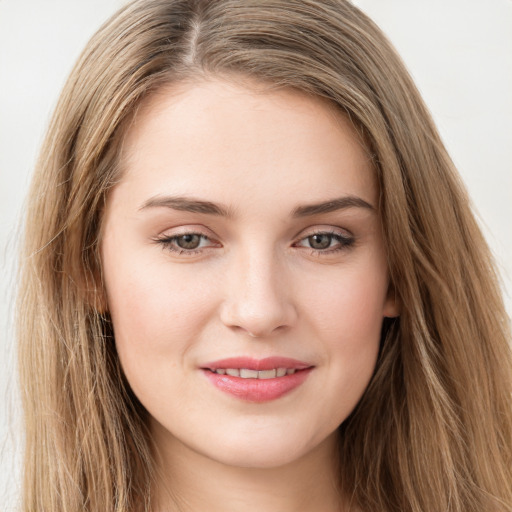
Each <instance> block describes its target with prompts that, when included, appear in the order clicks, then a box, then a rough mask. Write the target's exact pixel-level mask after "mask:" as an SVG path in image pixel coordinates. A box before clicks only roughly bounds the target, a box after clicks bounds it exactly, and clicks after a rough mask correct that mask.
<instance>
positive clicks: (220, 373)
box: [201, 357, 313, 403]
mask: <svg viewBox="0 0 512 512" xmlns="http://www.w3.org/2000/svg"><path fill="white" fill-rule="evenodd" d="M201 369H202V370H203V373H204V374H205V376H206V377H207V378H208V379H209V380H210V382H211V383H212V384H213V385H214V386H215V387H217V388H218V389H220V390H221V391H224V392H225V393H228V394H230V395H232V396H234V397H236V398H239V399H242V400H246V401H248V402H258V403H261V402H269V401H271V400H276V399H277V398H280V397H281V396H283V395H285V394H287V393H289V392H291V391H292V390H294V389H295V388H297V387H298V386H300V385H301V384H302V383H303V382H304V381H305V380H306V379H307V377H308V375H309V374H310V373H311V370H313V366H312V365H310V364H308V363H305V362H303V361H298V360H297V359H290V358H287V357H267V358H265V359H253V358H250V357H234V358H228V359H222V360H218V361H212V362H210V363H207V364H205V365H202V367H201Z"/></svg>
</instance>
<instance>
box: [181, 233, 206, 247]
mask: <svg viewBox="0 0 512 512" xmlns="http://www.w3.org/2000/svg"><path fill="white" fill-rule="evenodd" d="M200 243H201V237H200V235H181V236H179V237H177V238H176V244H177V245H178V247H180V248H181V249H197V248H198V247H199V244H200Z"/></svg>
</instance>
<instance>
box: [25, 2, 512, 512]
mask: <svg viewBox="0 0 512 512" xmlns="http://www.w3.org/2000/svg"><path fill="white" fill-rule="evenodd" d="M29 205H30V207H29V211H28V213H27V219H26V237H25V248H24V251H25V252H24V254H25V257H24V259H23V265H22V282H21V292H20V303H19V312H20V314H19V320H20V321H19V338H20V356H19V357H20V371H21V382H22V393H23V399H24V406H25V416H26V427H27V432H26V453H25V466H24V475H25V482H24V505H23V507H24V510H26V511H29V510H38V511H57V510H59V511H60V510H66V511H83V510H89V511H100V510H101V511H104V510H113V511H116V512H120V511H130V512H138V511H141V510H147V511H153V512H156V511H174V510H177V511H199V510H222V511H232V510H233V511H234V510H247V509H249V510H251V509H258V510H260V509H261V510H280V511H287V510H303V511H309V510H315V511H318V510H322V511H343V512H345V511H362V512H369V511H411V512H412V511H414V512H420V511H421V512H424V511H440V510H443V511H450V512H452V511H453V512H455V511H457V512H463V511H464V512H467V511H475V512H476V511H482V510H485V511H500V512H503V511H510V510H512V415H511V407H510V397H511V390H512V384H511V371H510V370H511V356H510V346H509V339H510V338H509V331H508V324H507V317H506V315H505V313H504V309H503V305H502V302H501V298H500V295H499V290H498V287H497V284H496V278H495V274H494V271H493V267H492V262H491V259H490V256H489V253H488V250H487V247H486V245H485V242H484V240H483V238H482V236H481V234H480V232H479V230H478V228H477V226H476V223H475V221H474V219H473V216H472V214H471V212H470V209H469V207H468V201H467V197H466V195H465V192H464V190H463V187H462V185H461V183H460V181H459V179H458V177H457V174H456V172H455V170H454V169H453V165H452V163H451V161H450V159H449V157H448V155H447V154H446V151H445V149H444V147H443V145H442V143H441V141H440V139H439V136H438V134H437V132H436V130H435V128H434V126H433V124H432V121H431V119H430V117H429V114H428V112H427V110H426V108H425V106H424V104H423V103H422V101H421V99H420V97H419V95H418V93H417V91H416V89H415V87H414V85H413V83H412V82H411V79H410V77H409V76H408V74H407V72H406V71H405V69H404V68H403V65H402V64H401V62H400V60H399V58H398V57H397V56H396V54H395V52H394V50H393V49H392V48H391V47H390V45H389V43H388V42H387V41H386V39H385V37H384V36H383V35H382V33H381V32H380V31H379V29H378V28H377V27H376V26H375V25H374V24H373V23H372V22H371V21H370V20H369V19H368V18H367V17H365V16H364V15H363V14H362V13H361V12H359V11H358V10H357V9H356V8H355V7H353V6H352V5H351V4H349V3H347V2H344V1H341V0H322V1H319V0H306V1H303V0H301V1H295V0H286V1H284V0H264V1H261V0H258V1H256V0H254V1H250V0H245V1H240V0H236V1H235V0H219V1H215V2H208V1H205V0H203V1H201V0H196V1H190V0H189V1H184V0H181V1H173V0H143V1H137V2H134V3H132V4H130V5H128V6H127V7H126V8H124V9H122V10H121V11H120V12H119V13H118V14H117V15H116V16H115V17H114V18H112V20H110V21H109V22H108V23H107V24H105V25H104V26H103V27H102V28H101V29H100V31H99V32H98V33H97V34H96V36H95V37H94V38H93V39H92V40H91V42H90V43H89V45H88V47H87V48H86V50H85V52H84V54H83V55H82V57H81V58H80V60H79V62H78V64H77V66H76V68H75V69H74V71H73V73H72V75H71V77H70V79H69V81H68V83H67V85H66V87H65V90H64V92H63V94H62V97H61V100H60V103H59V105H58V106H57V111H56V114H55V116H54V119H53V122H52V125H51V127H50V130H49V134H48V137H47V139H46V142H45V145H44V147H43V150H42V153H41V158H40V161H39V164H38V168H37V171H36V174H35V177H34V181H33V185H32V191H31V196H30V201H29Z"/></svg>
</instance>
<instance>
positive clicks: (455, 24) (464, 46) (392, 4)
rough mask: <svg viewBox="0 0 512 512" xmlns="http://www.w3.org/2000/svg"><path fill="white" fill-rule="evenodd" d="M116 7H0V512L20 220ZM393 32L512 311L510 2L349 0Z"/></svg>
mask: <svg viewBox="0 0 512 512" xmlns="http://www.w3.org/2000/svg"><path fill="white" fill-rule="evenodd" d="M123 3H124V1H123V0H0V333H1V335H0V364H1V368H2V371H1V372H0V503H1V504H2V505H0V508H1V509H2V510H14V504H15V497H16V494H17V489H18V486H19V478H18V477H17V470H16V468H17V466H18V464H17V458H16V457H15V456H14V454H15V449H14V448H15V446H16V445H17V444H18V443H19V440H20V428H19V413H18V411H19V407H18V405H17V398H16V393H15V392H16V386H15V377H14V376H13V369H14V366H15V361H14V347H13V336H12V320H11V317H12V306H11V303H12V300H11V297H12V290H13V287H14V284H15V278H14V276H15V274H14V272H15V263H14V261H15V251H16V240H17V237H18V229H17V222H18V218H19V214H20V212H21V211H22V204H23V198H24V195H25V193H26V189H27V186H28V182H29V176H30V172H31V169H32V167H33V164H34V160H35V157H36V153H37V149H38V147H39V145H40V143H41V141H42V138H43V133H44V130H45V126H46V124H47V122H48V119H49V115H50V113H51V111H52V108H53V107H54V105H55V103H56V100H57V96H58V94H59V91H60V89H61V87H62V85H63V83H64V80H65V77H66V76H67V74H68V73H69V71H70V69H71V66H72V64H73V62H74V60H75V59H76V58H77V57H78V55H79V53H80V51H81V49H82V48H83V46H84V45H85V44H86V42H87V40H88V39H89V37H90V36H91V35H92V34H93V32H94V31H95V30H96V29H97V28H98V27H99V25H100V24H101V23H102V22H103V21H104V20H105V19H106V18H107V17H108V16H109V15H110V14H111V13H113V12H114V11H115V10H116V9H117V8H118V7H120V6H121V5H122V4H123ZM354 3H355V4H356V5H357V6H359V7H360V8H362V9H363V10H364V11H365V12H367V13H368V14H369V15H370V16H371V17H372V18H373V19H374V20H375V21H376V22H377V23H378V24H379V25H380V26H381V27H382V28H383V29H384V31H385V32H386V33H387V34H388V36H389V37H390V39H391V41H392V42H393V43H394V44H395V46H396V47H397V49H398V51H399V53H400V54H401V55H402V57H403V59H404V60H405V63H406V64H407V66H408V68H409V70H410V71H411V73H412V75H413V77H414V79H415V80H416V82H417V84H418V86H419V88H420V91H421V92H422V93H423V95H424V98H425V100H426V102H427V104H428V106H429V107H430V109H431V110H432V113H433V116H434V119H435V121H436V122H437V124H438V127H439V129H440V132H441V135H442V137H443V139H444V141H445V143H446V145H447V147H448V149H449V151H450V153H451V155H452V157H453V159H454V161H455V163H456V165H457V166H458V168H459V171H460V173H461V174H462V176H463V179H464V181H465V183H466V184H467V187H468V189H469V192H470V195H471V197H472V199H473V202H474V205H475V208H476V210H477V211H478V212H479V219H480V221H481V225H482V228H483V230H484V233H485V235H486V237H487V240H488V242H489V244H490V245H491V247H492V249H493V251H494V253H495V255H496V257H497V260H498V263H499V265H500V267H501V272H502V278H503V281H504V292H505V295H506V303H507V308H508V311H509V314H510V313H511V312H512V300H511V292H512V281H511V276H512V95H511V93H510V91H512V0H430V1H428V2H427V1H425V0H355V1H354Z"/></svg>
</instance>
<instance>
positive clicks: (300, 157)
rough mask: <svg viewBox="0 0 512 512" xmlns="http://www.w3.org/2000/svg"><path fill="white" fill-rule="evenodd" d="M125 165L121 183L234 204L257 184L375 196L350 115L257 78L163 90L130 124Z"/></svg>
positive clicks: (281, 190) (275, 192) (295, 192)
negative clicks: (270, 87) (266, 85)
mask: <svg viewBox="0 0 512 512" xmlns="http://www.w3.org/2000/svg"><path fill="white" fill-rule="evenodd" d="M121 169H122V171H123V177H122V180H121V184H125V185H129V184H131V186H132V187H134V188H135V189H136V190H137V193H138V194H139V195H142V194H145V195H146V196H148V197H150V196H152V195H155V194H163V193H179V194H191V195H192V194H193V195H198V194H199V195H203V196H208V198H209V196H211V195H215V196H216V197H215V198H214V199H215V200H218V201H222V202H227V203H229V204H230V205H231V203H235V204H232V206H233V207H236V206H238V205H237V204H236V203H240V204H243V203H244V202H245V201H246V200H247V199H250V198H257V197H259V196H258V194H260V195H261V196H262V197H266V198H269V197H272V198H274V199H276V200H278V201H281V202H282V201H283V200H285V199H286V200H288V199H293V198H294V196H297V199H298V200H299V199H300V201H304V200H307V199H309V200H310V201H315V200H325V198H326V197H327V196H329V195H331V196H333V197H335V196H339V195H340V194H344V193H347V194H349V193H350V194H357V195H359V196H362V197H363V198H364V199H365V200H367V201H368V202H372V203H374V204H375V201H376V197H377V191H376V184H375V176H374V172H373V167H372V164H371V160H370V157H369V154H368V151H367V149H366V147H365V145H364V142H363V140H362V137H361V136H360V135H359V134H358V132H357V131H356V130H355V128H354V127H353V125H352V124H351V123H350V121H349V120H348V118H347V116H345V115H343V114H342V113H340V112H339V111H338V110H337V109H336V108H335V107H334V106H333V105H331V104H330V103H329V102H327V101H326V100H323V99H320V98H316V97H312V96H309V95H306V94H305V93H302V92H298V91H296V90H292V89H281V90H268V89H265V88H264V87H262V86H258V84H254V83H248V84H243V85H241V84H235V83H232V82H227V81H223V80H209V81H201V82H197V83H192V84H191V83H181V84H176V85H173V86H168V87H165V88H162V89H161V90H159V91H157V92H156V93H154V94H153V95H151V96H150V97H149V98H147V99H146V100H145V101H144V102H143V104H142V105H141V108H140V109H139V111H138V113H137V115H136V116H135V117H134V119H133V122H132V123H131V125H130V126H129V127H128V129H127V131H126V134H125V139H124V143H123V150H122V153H121ZM287 192H288V193H287ZM302 196H304V197H302Z"/></svg>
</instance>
